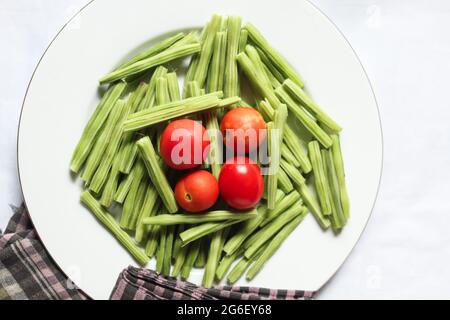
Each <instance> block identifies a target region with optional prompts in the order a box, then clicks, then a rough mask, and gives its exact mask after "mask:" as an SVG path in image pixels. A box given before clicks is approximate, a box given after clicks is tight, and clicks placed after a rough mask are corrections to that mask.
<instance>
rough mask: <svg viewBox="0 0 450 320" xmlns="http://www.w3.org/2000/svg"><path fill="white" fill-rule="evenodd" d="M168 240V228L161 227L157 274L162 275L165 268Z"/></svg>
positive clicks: (157, 254)
mask: <svg viewBox="0 0 450 320" xmlns="http://www.w3.org/2000/svg"><path fill="white" fill-rule="evenodd" d="M166 238H167V227H161V228H160V229H159V244H158V249H157V252H156V268H155V269H156V272H158V273H159V274H161V273H162V272H163V267H164V257H165V254H166V252H165V251H166Z"/></svg>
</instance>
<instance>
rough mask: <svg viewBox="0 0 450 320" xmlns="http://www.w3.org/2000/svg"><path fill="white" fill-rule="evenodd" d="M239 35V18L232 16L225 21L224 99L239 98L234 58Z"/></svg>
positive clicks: (236, 52) (236, 68)
mask: <svg viewBox="0 0 450 320" xmlns="http://www.w3.org/2000/svg"><path fill="white" fill-rule="evenodd" d="M240 33H241V18H240V17H236V16H232V17H228V21H227V36H228V40H227V55H226V60H225V82H224V89H223V92H224V95H225V97H233V96H239V91H240V90H239V89H240V84H239V77H238V67H237V63H236V56H237V54H238V51H239V36H240Z"/></svg>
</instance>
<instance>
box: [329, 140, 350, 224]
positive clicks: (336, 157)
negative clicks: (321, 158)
mask: <svg viewBox="0 0 450 320" xmlns="http://www.w3.org/2000/svg"><path fill="white" fill-rule="evenodd" d="M331 139H332V140H333V145H332V147H331V154H332V156H333V163H334V169H335V170H336V175H337V178H338V182H339V191H340V196H341V204H342V211H343V213H344V217H345V219H346V220H347V219H348V218H349V216H350V200H349V198H348V193H347V185H346V183H345V170H344V161H343V158H342V151H341V142H340V139H339V136H338V135H335V134H333V135H331Z"/></svg>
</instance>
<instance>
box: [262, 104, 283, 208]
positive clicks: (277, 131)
mask: <svg viewBox="0 0 450 320" xmlns="http://www.w3.org/2000/svg"><path fill="white" fill-rule="evenodd" d="M287 117H288V113H287V107H286V105H284V104H281V105H280V106H279V107H278V109H277V110H275V115H274V120H273V128H271V129H269V131H268V134H269V148H270V149H269V150H270V162H271V164H270V172H271V174H270V175H269V176H268V177H267V185H268V195H267V208H268V209H274V208H275V200H276V193H277V189H278V171H279V169H280V161H281V150H280V146H281V144H282V142H283V132H284V124H285V122H286V120H287ZM274 137H275V139H276V141H272V139H273V138H274Z"/></svg>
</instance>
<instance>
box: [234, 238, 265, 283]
mask: <svg viewBox="0 0 450 320" xmlns="http://www.w3.org/2000/svg"><path fill="white" fill-rule="evenodd" d="M266 246H267V245H263V246H262V247H261V248H259V249H258V251H257V252H256V253H255V254H254V255H253V257H251V258H246V257H242V258H241V260H239V261H238V263H236V264H235V265H234V267H233V269H231V271H230V273H229V274H228V276H227V283H228V284H234V283H236V281H238V280H239V279H240V278H241V277H242V276H243V275H244V273H245V271H247V269H248V267H250V265H251V264H252V263H253V261H255V260H256V259H257V258H259V256H261V254H262V253H263V252H264V250H265V247H266Z"/></svg>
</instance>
